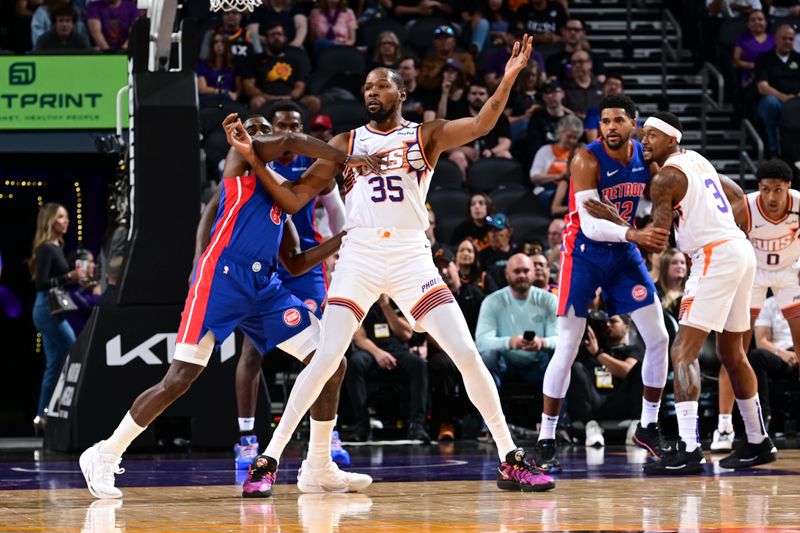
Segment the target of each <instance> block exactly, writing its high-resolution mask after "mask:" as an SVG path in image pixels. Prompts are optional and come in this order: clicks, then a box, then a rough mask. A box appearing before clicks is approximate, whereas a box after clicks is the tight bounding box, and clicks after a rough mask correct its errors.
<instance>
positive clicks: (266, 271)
mask: <svg viewBox="0 0 800 533" xmlns="http://www.w3.org/2000/svg"><path fill="white" fill-rule="evenodd" d="M219 257H220V259H225V260H226V261H230V262H231V263H235V264H237V265H240V266H243V267H245V268H248V269H250V270H252V271H253V272H255V273H257V274H259V273H260V274H263V275H267V276H271V275H273V274H275V272H276V271H277V268H278V265H277V264H276V263H275V259H254V258H252V257H247V256H246V255H244V254H240V253H239V252H236V251H234V250H232V249H231V248H225V249H223V250H222V253H220V254H219Z"/></svg>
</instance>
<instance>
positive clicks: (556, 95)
mask: <svg viewBox="0 0 800 533" xmlns="http://www.w3.org/2000/svg"><path fill="white" fill-rule="evenodd" d="M542 101H543V102H544V106H542V107H541V108H539V109H535V110H534V111H533V113H531V118H530V120H529V121H528V136H527V142H526V144H527V146H528V151H529V159H528V161H532V160H533V156H534V154H536V152H537V151H538V150H539V148H541V147H542V146H544V145H545V144H550V143H555V142H558V135H556V128H557V127H558V122H559V121H560V120H561V119H562V118H564V116H565V115H567V114H572V112H571V111H570V110H569V109H567V108H566V107H564V105H563V102H564V89H562V88H561V84H560V83H559V82H558V80H556V79H550V80H547V81H546V82H544V84H543V85H542Z"/></svg>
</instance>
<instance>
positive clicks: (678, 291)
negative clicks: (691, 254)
mask: <svg viewBox="0 0 800 533" xmlns="http://www.w3.org/2000/svg"><path fill="white" fill-rule="evenodd" d="M688 278H689V269H688V268H687V265H686V256H685V255H684V253H683V252H681V251H680V250H678V249H677V248H669V249H667V250H666V251H665V252H663V253H662V254H661V257H660V259H659V268H658V279H656V280H655V282H656V291H658V297H659V298H660V299H661V307H663V308H664V311H666V312H667V313H669V314H671V315H672V316H674V317H675V318H676V319H677V318H678V311H679V310H680V305H681V298H683V289H684V288H685V286H686V280H687V279H688Z"/></svg>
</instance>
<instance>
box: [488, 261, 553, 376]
mask: <svg viewBox="0 0 800 533" xmlns="http://www.w3.org/2000/svg"><path fill="white" fill-rule="evenodd" d="M505 276H506V278H507V280H508V287H505V288H503V289H500V290H498V291H497V292H494V293H492V294H490V295H489V296H487V297H486V299H485V300H483V304H481V311H480V314H479V315H478V325H477V328H476V329H475V341H476V344H477V347H478V351H479V352H480V353H481V358H482V359H483V362H484V363H485V364H486V368H487V369H488V370H489V372H490V373H491V374H492V377H493V378H494V381H495V383H496V384H497V386H498V387H500V384H501V381H522V382H524V383H528V384H532V385H536V386H538V387H541V384H542V382H543V380H544V372H545V370H546V369H547V363H548V362H549V361H550V358H551V357H552V355H553V350H554V349H555V345H556V335H557V330H556V311H557V310H558V300H557V299H556V297H555V296H553V295H552V294H550V293H548V292H546V291H543V290H541V289H537V288H536V287H533V286H532V285H531V282H532V278H533V265H532V264H531V259H530V257H528V256H527V255H525V254H516V255H514V256H512V257H511V258H510V259H509V261H508V265H507V267H506V269H505Z"/></svg>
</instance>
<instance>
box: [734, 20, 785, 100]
mask: <svg viewBox="0 0 800 533" xmlns="http://www.w3.org/2000/svg"><path fill="white" fill-rule="evenodd" d="M734 46H738V47H739V48H741V49H742V55H741V57H740V59H741V60H742V61H747V62H748V63H755V62H756V59H758V56H760V55H761V54H763V53H765V52H769V51H771V50H772V49H773V48H775V36H774V35H773V34H771V33H768V34H767V38H766V40H765V41H764V42H763V43H760V42H758V41H756V38H755V37H753V34H752V33H750V32H749V31H746V32H744V33H743V34H741V35H740V36H739V38H738V39H736V42H735V43H734ZM753 76H754V74H753V70H752V69H748V70H742V87H745V86H747V85H749V84H750V82H752V81H753Z"/></svg>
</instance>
